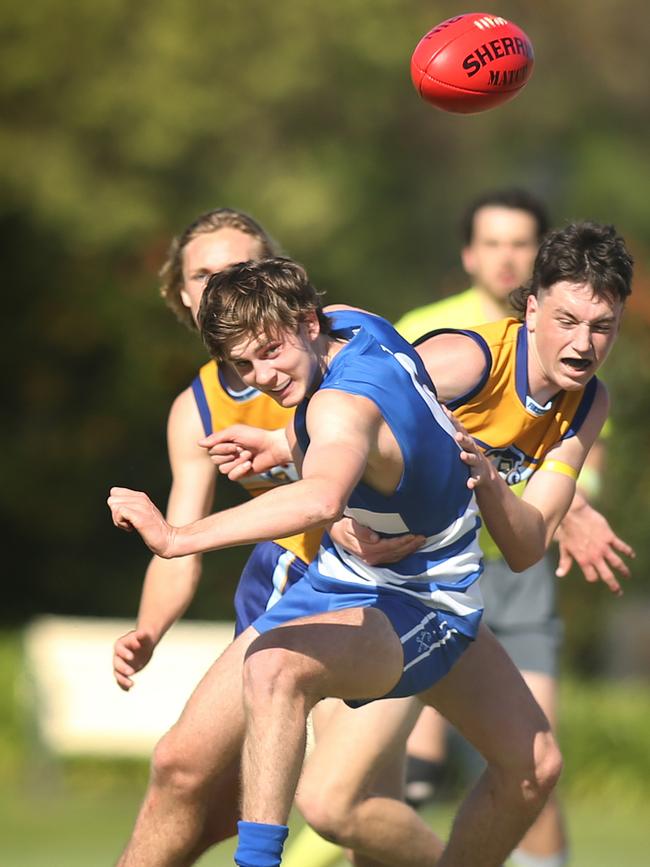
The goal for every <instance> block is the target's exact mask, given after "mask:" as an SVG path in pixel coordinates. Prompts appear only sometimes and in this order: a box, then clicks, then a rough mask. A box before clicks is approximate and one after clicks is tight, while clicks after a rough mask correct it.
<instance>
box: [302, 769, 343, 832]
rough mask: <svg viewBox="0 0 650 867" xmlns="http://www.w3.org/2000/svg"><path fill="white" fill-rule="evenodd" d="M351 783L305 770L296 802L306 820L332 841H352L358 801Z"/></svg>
mask: <svg viewBox="0 0 650 867" xmlns="http://www.w3.org/2000/svg"><path fill="white" fill-rule="evenodd" d="M352 795H353V792H352V790H351V788H350V787H346V786H344V785H341V784H337V780H336V779H333V780H330V778H329V777H328V776H327V775H326V776H325V777H323V774H322V773H320V771H319V773H318V778H316V774H315V773H311V774H310V772H309V765H307V767H306V769H305V770H304V771H303V775H302V777H301V778H300V785H299V787H298V791H297V792H296V806H297V807H298V809H299V810H300V812H301V813H302V815H303V817H304V819H305V822H307V824H308V825H311V827H312V828H313V829H314V830H315V831H316V832H317V833H318V834H320V836H321V837H324V838H325V839H326V840H329V841H330V842H332V843H337V844H338V845H340V846H346V845H349V844H350V841H352V839H353V836H354V826H355V805H356V802H355V800H354V798H353V797H352Z"/></svg>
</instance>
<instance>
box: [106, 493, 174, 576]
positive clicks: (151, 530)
mask: <svg viewBox="0 0 650 867" xmlns="http://www.w3.org/2000/svg"><path fill="white" fill-rule="evenodd" d="M107 502H108V507H109V509H110V510H111V515H112V518H113V523H114V524H115V526H116V527H119V528H120V530H126V531H127V532H131V530H137V531H138V533H139V534H140V535H141V536H142V539H143V541H144V542H145V544H146V545H147V546H148V547H149V548H150V549H151V550H152V551H153V553H154V554H157V555H158V556H159V557H164V558H165V559H169V558H171V557H173V556H174V553H173V549H174V539H175V536H176V528H175V527H172V526H171V524H168V523H167V521H166V520H165V519H164V518H163V516H162V514H161V512H160V510H159V509H157V508H156V507H155V506H154V504H153V503H152V502H151V500H150V499H149V497H148V496H147V495H146V494H145V493H144V492H143V491H132V490H131V489H130V488H111V492H110V496H109V498H108V500H107Z"/></svg>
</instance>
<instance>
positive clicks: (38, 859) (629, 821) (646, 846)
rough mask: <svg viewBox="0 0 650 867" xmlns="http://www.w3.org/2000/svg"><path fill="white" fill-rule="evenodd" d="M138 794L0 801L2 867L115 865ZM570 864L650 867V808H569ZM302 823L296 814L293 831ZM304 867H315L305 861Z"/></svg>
mask: <svg viewBox="0 0 650 867" xmlns="http://www.w3.org/2000/svg"><path fill="white" fill-rule="evenodd" d="M140 793H141V792H140V790H138V791H135V790H133V791H128V790H126V791H124V792H116V791H110V792H106V791H104V792H98V791H96V790H94V789H93V790H91V791H82V790H76V791H75V792H74V794H72V793H64V792H62V791H58V792H57V791H56V789H50V788H49V786H48V787H47V788H46V789H40V791H32V792H31V793H27V792H25V791H20V792H14V793H10V792H4V793H3V794H2V795H1V796H0V864H1V865H2V867H45V865H47V867H109V865H111V864H113V863H114V862H115V860H116V858H117V855H118V853H119V851H120V848H121V846H122V844H123V842H124V840H125V839H126V837H127V836H128V833H129V830H130V827H131V823H132V820H133V817H134V816H135V812H136V810H137V806H138V802H139V798H140ZM567 814H568V822H569V828H570V832H571V841H572V851H573V858H572V860H571V865H572V867H614V865H618V864H622V865H625V867H648V864H649V863H650V823H649V822H648V810H647V804H646V805H645V806H642V805H641V804H635V803H627V804H620V803H618V804H617V803H611V802H604V801H602V800H600V799H583V800H581V801H579V802H570V803H569V804H568V805H567ZM426 815H427V818H428V820H429V821H430V823H431V824H432V826H434V827H435V828H436V829H437V830H440V832H441V833H444V832H445V830H446V828H447V827H448V823H449V818H450V808H449V807H447V806H444V807H440V808H438V809H437V810H429V811H428V813H427V814H426ZM299 825H300V819H299V818H297V817H296V819H295V823H294V827H295V828H297V827H299ZM233 848H234V847H233V845H231V844H223V845H221V846H219V847H218V848H217V849H215V850H214V851H213V852H211V853H209V854H208V855H206V856H205V857H204V858H203V859H202V860H201V862H200V864H201V867H226V865H232V863H233V862H232V851H233ZM305 867H309V865H308V864H305Z"/></svg>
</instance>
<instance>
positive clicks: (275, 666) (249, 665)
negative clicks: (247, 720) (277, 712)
mask: <svg viewBox="0 0 650 867" xmlns="http://www.w3.org/2000/svg"><path fill="white" fill-rule="evenodd" d="M302 669H303V666H302V662H301V659H300V658H299V656H298V654H296V653H293V652H292V651H290V650H287V649H285V648H281V647H273V648H266V649H264V650H259V651H256V652H253V653H251V654H250V655H249V656H248V658H247V659H246V662H245V665H244V673H243V692H244V701H245V703H246V705H247V707H249V708H250V707H252V706H255V705H259V704H264V705H269V704H278V703H284V702H291V703H292V705H293V706H294V707H296V706H297V705H296V702H297V703H298V704H301V705H304V706H305V707H307V695H306V692H307V688H306V686H307V685H306V679H305V677H304V672H303V670H302ZM312 703H314V702H312Z"/></svg>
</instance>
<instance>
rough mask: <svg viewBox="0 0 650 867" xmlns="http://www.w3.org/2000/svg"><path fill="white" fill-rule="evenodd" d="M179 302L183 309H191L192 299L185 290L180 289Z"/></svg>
mask: <svg viewBox="0 0 650 867" xmlns="http://www.w3.org/2000/svg"><path fill="white" fill-rule="evenodd" d="M181 301H182V302H183V305H184V306H185V307H189V308H190V309H191V308H192V299H191V298H190V296H189V294H188V293H187V292H186V291H185V289H181Z"/></svg>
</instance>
